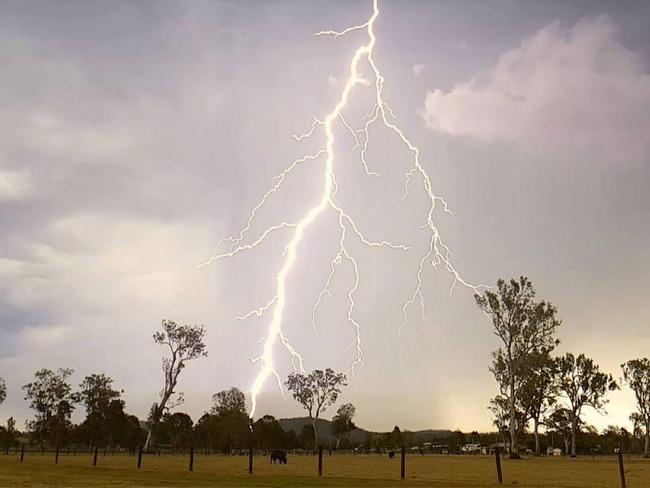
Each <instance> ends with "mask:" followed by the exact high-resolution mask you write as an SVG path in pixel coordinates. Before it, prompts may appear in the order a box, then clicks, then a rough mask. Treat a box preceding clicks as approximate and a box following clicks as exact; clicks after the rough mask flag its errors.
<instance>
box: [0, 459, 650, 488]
mask: <svg viewBox="0 0 650 488" xmlns="http://www.w3.org/2000/svg"><path fill="white" fill-rule="evenodd" d="M323 465H324V469H323V477H322V478H320V479H319V478H318V477H317V476H316V474H317V458H316V457H313V456H308V457H307V456H300V457H297V456H292V457H290V458H289V464H287V465H271V464H269V460H268V458H267V457H262V456H256V457H255V473H254V474H253V475H249V474H248V472H247V468H248V459H247V458H246V457H244V456H233V457H221V456H210V457H204V456H202V455H197V456H196V457H195V462H194V472H193V473H189V472H188V470H187V467H188V457H187V456H181V455H177V456H161V457H157V456H145V457H144V458H143V464H142V469H141V470H137V469H136V458H135V457H130V456H125V455H116V456H110V455H109V456H106V457H104V456H102V455H101V454H100V456H99V458H98V465H97V467H92V458H91V456H90V455H88V454H84V455H77V456H72V455H64V454H62V455H61V457H60V461H59V465H54V456H53V455H52V454H45V455H44V456H41V455H40V454H26V456H25V462H24V463H23V464H20V463H19V457H18V456H17V455H13V454H10V455H2V456H0V486H268V487H279V486H283V487H285V486H355V487H370V486H373V487H375V486H404V487H407V486H408V487H411V486H413V487H415V486H433V487H459V488H469V487H490V486H498V485H497V483H496V472H495V467H494V458H493V457H492V456H475V457H473V456H418V455H409V456H408V457H407V462H406V466H407V469H406V471H407V479H406V480H404V481H400V479H399V471H400V461H399V458H398V456H396V457H395V458H394V459H388V458H387V457H386V456H377V455H368V456H349V455H347V456H343V455H339V456H336V455H334V456H328V455H327V454H325V455H324V459H323ZM625 471H626V478H627V482H628V483H627V486H628V487H629V488H637V487H638V488H642V487H649V486H650V461H648V460H643V459H639V458H634V457H633V458H632V459H630V460H627V459H626V461H625ZM503 473H504V480H505V483H504V485H505V486H517V487H531V488H542V487H545V488H582V487H584V488H600V487H602V488H605V487H607V488H612V487H617V486H620V484H619V473H618V463H617V459H616V458H613V457H603V458H597V459H596V460H592V459H591V458H578V459H570V458H567V459H563V458H540V459H534V458H529V459H525V460H521V461H509V460H505V459H504V460H503Z"/></svg>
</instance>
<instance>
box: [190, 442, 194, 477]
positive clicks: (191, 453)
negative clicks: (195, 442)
mask: <svg viewBox="0 0 650 488" xmlns="http://www.w3.org/2000/svg"><path fill="white" fill-rule="evenodd" d="M192 471H194V446H190V472H192Z"/></svg>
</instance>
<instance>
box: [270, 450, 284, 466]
mask: <svg viewBox="0 0 650 488" xmlns="http://www.w3.org/2000/svg"><path fill="white" fill-rule="evenodd" d="M276 461H279V462H280V464H287V453H286V452H284V451H281V450H280V449H275V450H273V451H271V462H272V463H273V464H275V462H276Z"/></svg>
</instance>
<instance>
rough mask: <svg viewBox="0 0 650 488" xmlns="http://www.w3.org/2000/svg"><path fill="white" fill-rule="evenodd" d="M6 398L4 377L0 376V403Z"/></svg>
mask: <svg viewBox="0 0 650 488" xmlns="http://www.w3.org/2000/svg"><path fill="white" fill-rule="evenodd" d="M6 398H7V384H6V383H5V380H4V378H0V405H2V403H3V402H4V401H5V399H6Z"/></svg>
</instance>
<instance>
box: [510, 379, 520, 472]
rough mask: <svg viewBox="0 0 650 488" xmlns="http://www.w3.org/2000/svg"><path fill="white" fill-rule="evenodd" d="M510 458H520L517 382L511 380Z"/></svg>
mask: <svg viewBox="0 0 650 488" xmlns="http://www.w3.org/2000/svg"><path fill="white" fill-rule="evenodd" d="M508 401H509V402H510V459H519V449H518V446H517V418H516V417H517V408H516V406H515V382H514V378H513V379H511V380H510V398H509V399H508Z"/></svg>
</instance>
